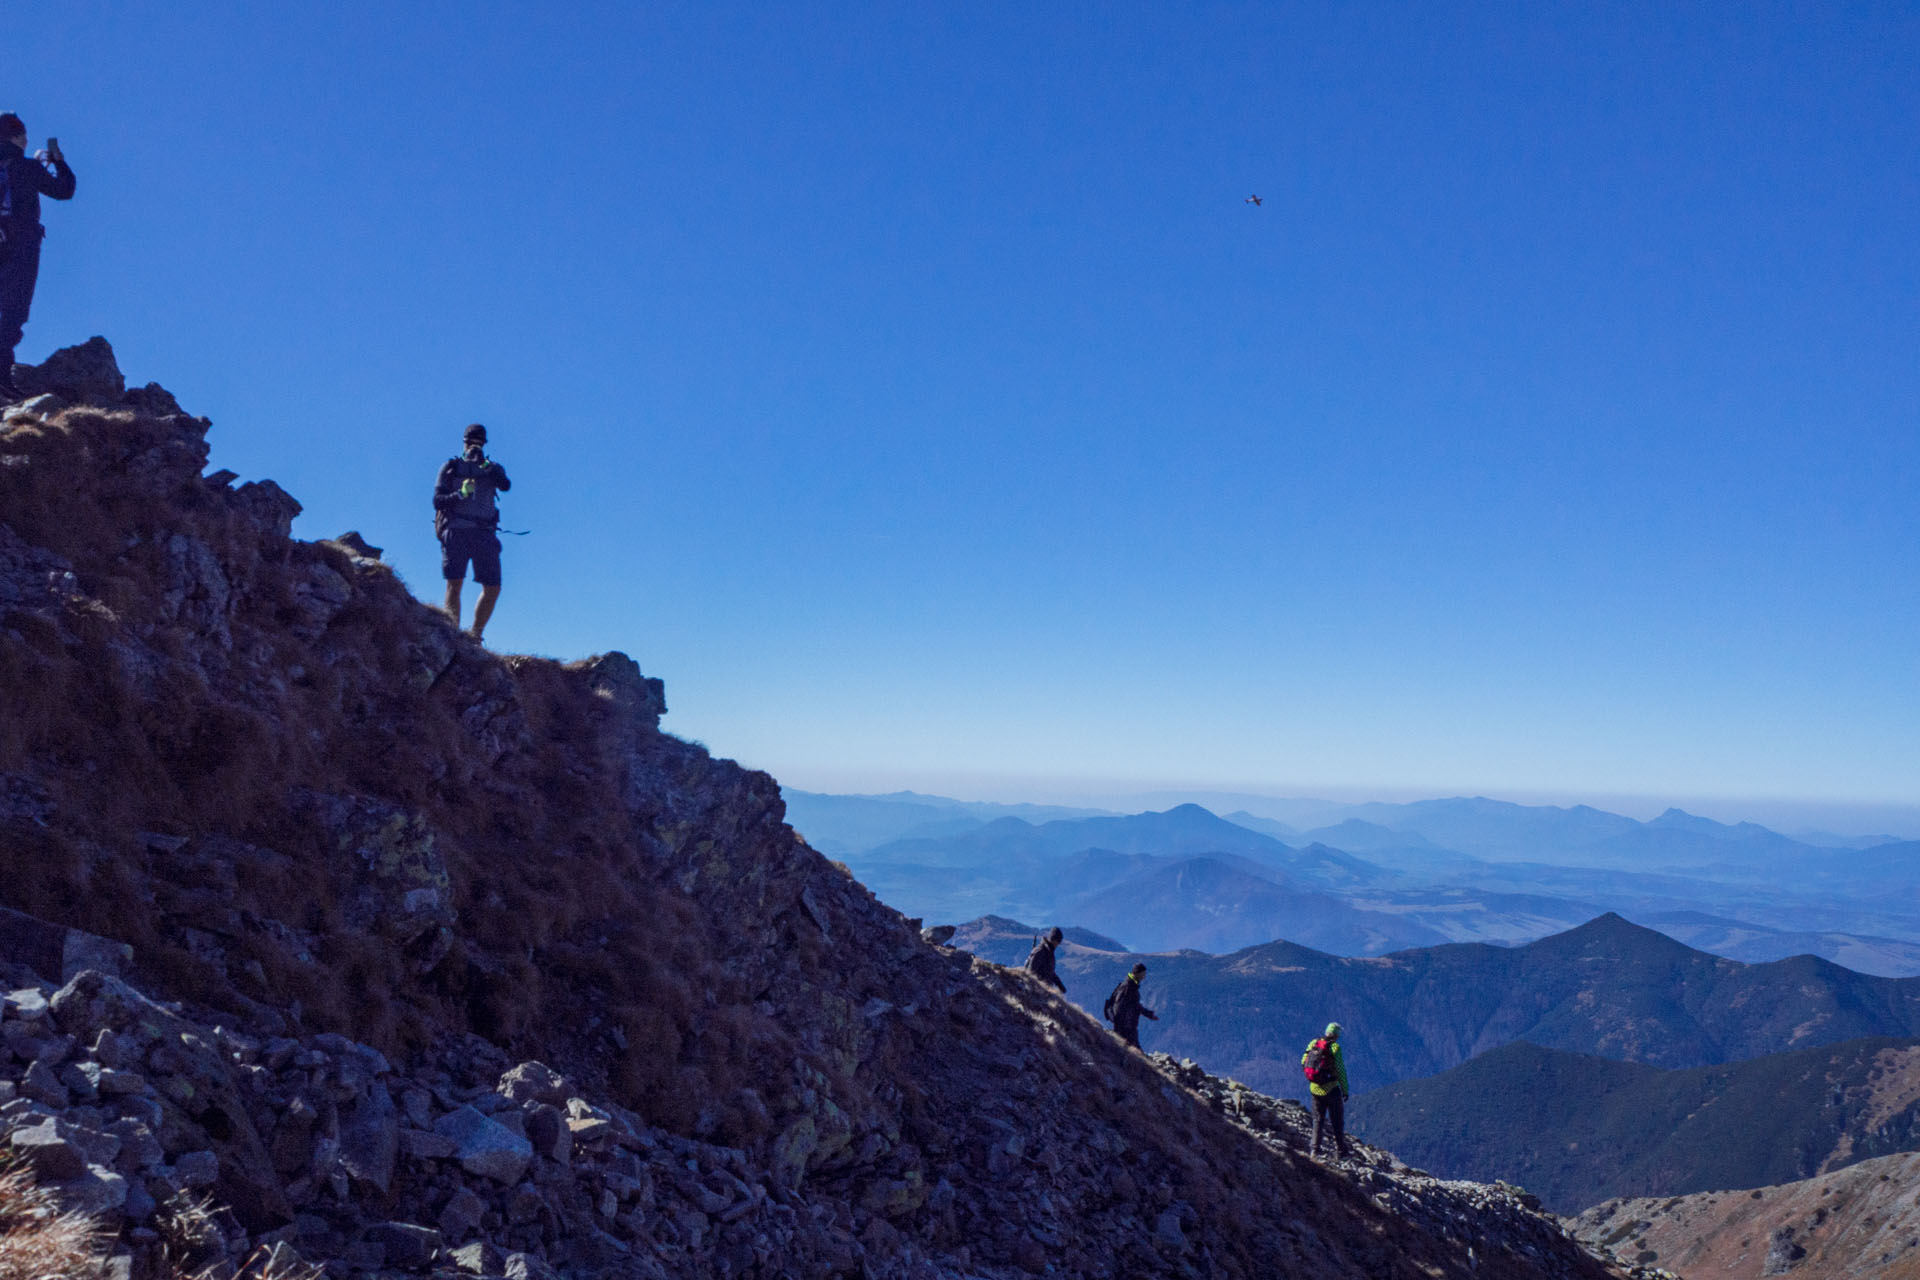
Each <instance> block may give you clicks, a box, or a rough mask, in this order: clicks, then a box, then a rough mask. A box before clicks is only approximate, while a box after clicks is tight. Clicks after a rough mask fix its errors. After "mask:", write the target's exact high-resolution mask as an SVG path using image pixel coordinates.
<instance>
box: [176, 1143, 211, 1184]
mask: <svg viewBox="0 0 1920 1280" xmlns="http://www.w3.org/2000/svg"><path fill="white" fill-rule="evenodd" d="M219 1180H220V1157H218V1156H216V1155H214V1154H213V1152H211V1151H189V1152H187V1153H186V1154H185V1155H183V1156H179V1157H176V1158H175V1160H174V1162H173V1182H174V1184H175V1185H176V1186H180V1187H210V1186H212V1185H213V1184H214V1183H216V1182H218V1181H219Z"/></svg>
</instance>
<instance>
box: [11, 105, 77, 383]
mask: <svg viewBox="0 0 1920 1280" xmlns="http://www.w3.org/2000/svg"><path fill="white" fill-rule="evenodd" d="M73 187H74V182H73V170H72V169H71V168H69V167H68V166H67V158H66V156H65V155H63V154H61V151H60V139H58V138H48V139H47V146H46V149H45V150H44V151H42V152H40V154H39V155H37V156H29V155H28V154H27V126H26V125H25V124H24V123H23V122H22V121H21V119H20V117H19V116H17V115H15V114H13V112H11V111H9V112H7V113H5V114H4V115H0V402H11V401H14V400H18V399H20V389H19V388H18V387H16V386H15V385H14V383H13V351H14V348H15V347H17V346H19V345H20V336H21V334H22V333H23V332H24V331H25V330H26V327H27V314H28V312H30V311H32V310H33V291H34V287H35V286H36V285H37V284H39V282H40V241H41V240H42V239H43V238H45V236H46V234H47V232H46V228H45V227H43V226H41V225H40V197H41V196H46V197H47V198H48V199H50V200H71V199H73Z"/></svg>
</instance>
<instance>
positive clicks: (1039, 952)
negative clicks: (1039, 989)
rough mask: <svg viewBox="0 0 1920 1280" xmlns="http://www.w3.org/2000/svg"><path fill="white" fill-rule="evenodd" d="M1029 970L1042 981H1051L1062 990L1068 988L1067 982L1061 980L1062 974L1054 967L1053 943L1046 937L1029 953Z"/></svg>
mask: <svg viewBox="0 0 1920 1280" xmlns="http://www.w3.org/2000/svg"><path fill="white" fill-rule="evenodd" d="M1027 970H1028V972H1030V973H1032V974H1034V975H1035V976H1037V977H1038V978H1039V979H1040V981H1042V982H1051V983H1052V984H1053V985H1054V986H1056V987H1058V988H1059V989H1060V990H1062V991H1065V990H1066V989H1067V984H1066V983H1064V982H1062V981H1060V974H1059V972H1058V971H1057V970H1056V969H1055V968H1054V967H1053V944H1052V943H1051V942H1048V941H1047V940H1046V939H1045V938H1042V939H1040V941H1038V942H1036V943H1034V945H1033V950H1032V951H1031V952H1029V953H1028V955H1027Z"/></svg>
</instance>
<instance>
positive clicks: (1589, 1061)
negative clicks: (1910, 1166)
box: [1348, 1038, 1920, 1214]
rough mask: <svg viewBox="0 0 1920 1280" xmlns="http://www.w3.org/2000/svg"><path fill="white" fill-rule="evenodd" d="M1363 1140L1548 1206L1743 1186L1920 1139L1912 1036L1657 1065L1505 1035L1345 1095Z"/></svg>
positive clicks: (1564, 1209) (1572, 1208) (1917, 1051)
mask: <svg viewBox="0 0 1920 1280" xmlns="http://www.w3.org/2000/svg"><path fill="white" fill-rule="evenodd" d="M1348 1114H1349V1116H1350V1120H1349V1123H1350V1124H1351V1125H1352V1126H1353V1128H1354V1130H1355V1131H1356V1132H1357V1133H1359V1134H1360V1135H1361V1136H1363V1137H1364V1138H1366V1140H1367V1141H1369V1142H1372V1143H1376V1144H1378V1145H1380V1146H1384V1147H1386V1148H1388V1149H1389V1150H1391V1151H1392V1152H1393V1153H1394V1154H1395V1155H1397V1156H1399V1157H1400V1158H1401V1159H1403V1160H1406V1161H1408V1162H1409V1163H1412V1164H1415V1165H1419V1166H1421V1167H1422V1168H1426V1169H1430V1170H1432V1171H1434V1172H1435V1173H1439V1174H1441V1175H1443V1176H1445V1177H1451V1178H1471V1179H1474V1180H1476V1181H1483V1182H1490V1181H1492V1180H1494V1179H1496V1178H1501V1179H1505V1180H1506V1181H1508V1182H1513V1183H1517V1184H1519V1185H1521V1186H1524V1187H1526V1188H1527V1190H1529V1191H1532V1192H1533V1193H1534V1194H1536V1195H1538V1196H1539V1197H1540V1198H1541V1199H1542V1200H1544V1201H1545V1202H1546V1204H1547V1206H1548V1207H1549V1208H1551V1209H1553V1210H1555V1211H1556V1212H1559V1213H1563V1214H1567V1213H1575V1212H1578V1211H1579V1210H1580V1209H1583V1208H1585V1207H1586V1206H1588V1205H1591V1204H1596V1203H1598V1202H1599V1201H1601V1200H1606V1199H1611V1198H1613V1197H1616V1196H1672V1195H1684V1194H1686V1193H1688V1192H1693V1191H1708V1190H1715V1191H1724V1190H1739V1189H1744V1188H1748V1187H1763V1186H1772V1185H1774V1184H1777V1183H1782V1182H1789V1181H1793V1180H1796V1179H1800V1178H1810V1177H1813V1176H1815V1175H1816V1174H1821V1173H1827V1172H1830V1171H1832V1170H1834V1169H1839V1168H1843V1167H1845V1166H1846V1165H1849V1164H1854V1163H1857V1162H1858V1161H1861V1160H1866V1159H1870V1158H1872V1157H1875V1156H1883V1155H1891V1154H1893V1153H1895V1152H1900V1151H1912V1150H1915V1149H1916V1148H1920V1041H1915V1040H1911V1039H1889V1038H1873V1039H1865V1040H1848V1041H1844V1042H1842V1043H1839V1044H1832V1045H1824V1046H1821V1047H1818V1048H1812V1049H1798V1050H1794V1051H1792V1052H1789V1053H1776V1054H1768V1055H1765V1056H1763V1057H1759V1058H1753V1059H1750V1060H1747V1061H1744V1062H1736V1063H1729V1064H1724V1065H1716V1066H1707V1067H1692V1068H1688V1069H1684V1070H1661V1069H1660V1068H1658V1067H1649V1066H1643V1065H1639V1064H1636V1063H1629V1062H1615V1061H1611V1060H1608V1059H1605V1058H1597V1057H1593V1056H1591V1055H1588V1054H1579V1053H1567V1052H1565V1051H1562V1050H1558V1049H1547V1048H1542V1047H1540V1046H1538V1045H1533V1044H1527V1043H1525V1042H1519V1041H1516V1042H1515V1043H1513V1044H1509V1045H1504V1046H1502V1047H1501V1048H1498V1049H1493V1050H1491V1051H1489V1052H1487V1053H1484V1054H1482V1055H1480V1056H1479V1057H1477V1058H1474V1059H1473V1060H1472V1061H1470V1062H1466V1063H1464V1064H1462V1065H1460V1066H1458V1067H1455V1068H1453V1069H1452V1070H1451V1071H1444V1072H1442V1073H1441V1074H1439V1075H1437V1076H1429V1077H1427V1078H1426V1079H1423V1080H1406V1081H1402V1082H1401V1083H1399V1084H1395V1085H1389V1086H1388V1087H1387V1088H1384V1089H1376V1090H1374V1091H1373V1092H1372V1093H1369V1094H1366V1095H1365V1096H1364V1097H1362V1098H1359V1099H1356V1100H1355V1102H1354V1105H1353V1106H1352V1107H1351V1109H1350V1110H1349V1113H1348Z"/></svg>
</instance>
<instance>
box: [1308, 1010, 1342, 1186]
mask: <svg viewBox="0 0 1920 1280" xmlns="http://www.w3.org/2000/svg"><path fill="white" fill-rule="evenodd" d="M1300 1065H1301V1067H1303V1068H1304V1069H1305V1070H1306V1073H1307V1089H1308V1091H1309V1092H1311V1093H1312V1094H1313V1154H1314V1155H1316V1156H1317V1155H1319V1154H1320V1131H1321V1130H1322V1129H1323V1128H1325V1127H1326V1124H1327V1121H1328V1120H1331V1121H1332V1122H1333V1147H1334V1149H1335V1150H1336V1151H1338V1152H1339V1153H1340V1154H1341V1155H1342V1156H1350V1155H1352V1154H1353V1146H1352V1144H1351V1143H1349V1142H1348V1141H1347V1060H1346V1058H1345V1057H1344V1056H1343V1055H1342V1054H1341V1052H1340V1024H1339V1023H1337V1022H1329V1023H1328V1024H1327V1029H1326V1031H1324V1032H1323V1033H1321V1036H1320V1038H1319V1039H1318V1040H1315V1041H1314V1042H1313V1043H1312V1044H1310V1045H1308V1046H1307V1051H1306V1052H1305V1053H1303V1054H1301V1055H1300Z"/></svg>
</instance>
